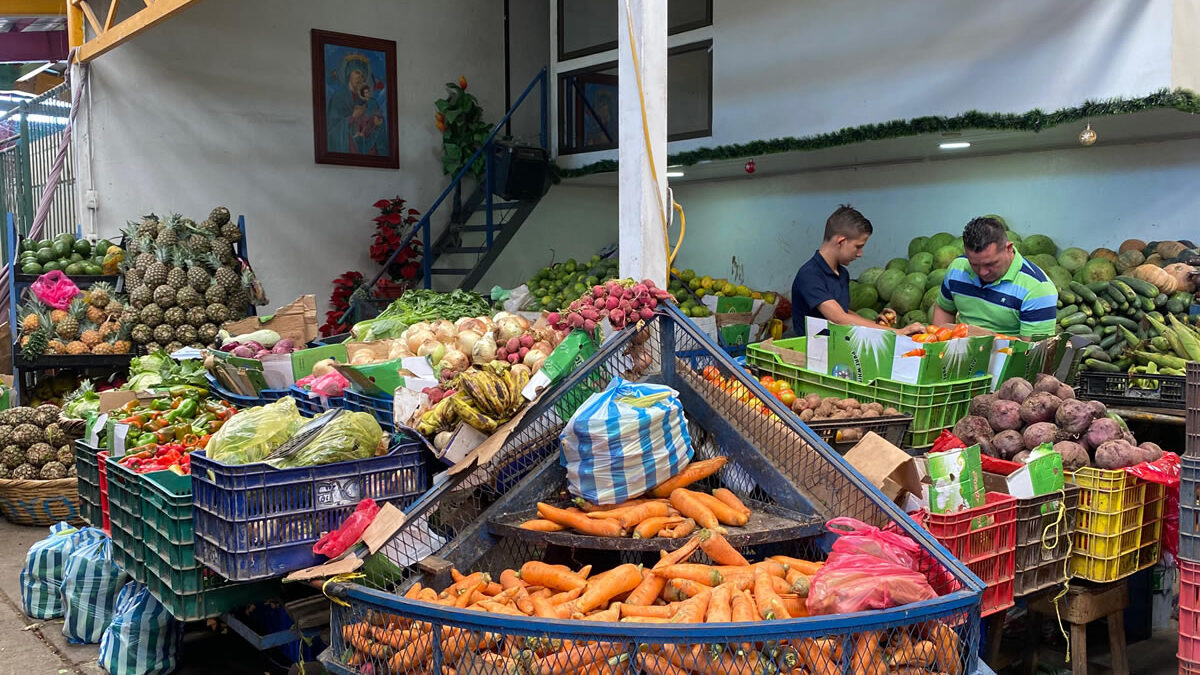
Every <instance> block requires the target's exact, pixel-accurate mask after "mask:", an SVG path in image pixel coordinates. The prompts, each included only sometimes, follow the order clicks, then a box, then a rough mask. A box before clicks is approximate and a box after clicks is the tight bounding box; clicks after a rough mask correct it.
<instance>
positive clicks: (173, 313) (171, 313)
mask: <svg viewBox="0 0 1200 675" xmlns="http://www.w3.org/2000/svg"><path fill="white" fill-rule="evenodd" d="M186 318H187V313H186V310H184V309H183V308H182V307H179V306H175V307H171V308H169V309H167V310H166V311H165V312H163V321H164V322H165V323H168V324H170V325H171V326H172V327H178V326H182V325H183V323H184V321H185V320H186Z"/></svg>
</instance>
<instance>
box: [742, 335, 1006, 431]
mask: <svg viewBox="0 0 1200 675" xmlns="http://www.w3.org/2000/svg"><path fill="white" fill-rule="evenodd" d="M774 344H775V346H776V347H780V348H782V349H795V350H797V351H803V350H804V347H805V344H806V340H805V339H804V338H802V337H801V338H790V339H786V340H776V341H775V342H774ZM746 365H748V366H751V367H753V368H755V369H757V370H759V371H760V372H761V373H762V374H767V375H771V376H772V377H774V378H776V379H783V380H786V381H787V382H788V383H789V384H791V385H792V388H793V389H795V391H796V393H797V394H800V393H804V394H820V395H821V396H837V397H839V398H856V399H858V400H860V401H877V402H879V403H882V404H884V405H887V406H892V407H894V408H896V409H897V410H899V411H900V412H901V413H904V414H906V415H912V417H913V421H912V426H911V427H909V432H908V440H907V442H906V446H907V447H910V448H924V447H928V446H930V445H933V441H934V440H935V439H936V438H937V437H938V434H940V433H941V432H942V430H944V429H947V428H949V427H952V426H954V425H955V423H957V422H958V420H959V419H961V418H962V417H963V416H965V415H966V414H967V408H968V407H969V406H970V403H971V399H972V398H974V397H975V396H978V395H979V394H986V393H987V392H988V391H990V390H991V387H992V378H991V376H990V375H984V376H981V377H975V378H971V379H969V380H958V381H956V382H941V383H938V384H909V383H907V382H897V381H895V380H887V379H883V378H878V379H876V380H873V381H871V382H854V381H851V380H846V379H842V378H840V377H834V376H832V375H826V374H824V373H818V372H816V371H813V370H807V369H805V368H800V367H798V366H794V365H792V364H790V363H785V362H784V361H783V360H782V359H781V358H779V356H778V355H777V354H775V353H774V352H772V351H770V350H767V349H763V348H762V347H760V346H758V345H756V344H753V345H748V346H747V347H746Z"/></svg>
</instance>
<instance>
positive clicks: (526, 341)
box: [521, 333, 533, 347]
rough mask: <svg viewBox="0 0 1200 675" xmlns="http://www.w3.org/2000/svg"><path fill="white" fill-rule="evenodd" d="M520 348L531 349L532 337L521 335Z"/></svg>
mask: <svg viewBox="0 0 1200 675" xmlns="http://www.w3.org/2000/svg"><path fill="white" fill-rule="evenodd" d="M521 346H522V347H532V346H533V336H532V335H530V334H528V333H526V334H525V335H522V336H521Z"/></svg>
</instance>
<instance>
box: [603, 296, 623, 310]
mask: <svg viewBox="0 0 1200 675" xmlns="http://www.w3.org/2000/svg"><path fill="white" fill-rule="evenodd" d="M619 304H621V300H620V299H619V298H617V296H615V295H610V296H608V297H607V298H605V299H604V307H605V308H606V309H609V310H613V309H616V308H617V305H619Z"/></svg>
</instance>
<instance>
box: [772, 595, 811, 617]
mask: <svg viewBox="0 0 1200 675" xmlns="http://www.w3.org/2000/svg"><path fill="white" fill-rule="evenodd" d="M779 600H780V601H781V602H783V608H784V609H786V610H787V613H788V616H790V617H791V618H793V619H799V618H800V617H802V616H808V605H807V604H806V603H805V600H804V598H802V597H800V596H798V595H796V594H795V593H788V594H786V595H785V594H782V593H781V594H779Z"/></svg>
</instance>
